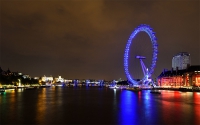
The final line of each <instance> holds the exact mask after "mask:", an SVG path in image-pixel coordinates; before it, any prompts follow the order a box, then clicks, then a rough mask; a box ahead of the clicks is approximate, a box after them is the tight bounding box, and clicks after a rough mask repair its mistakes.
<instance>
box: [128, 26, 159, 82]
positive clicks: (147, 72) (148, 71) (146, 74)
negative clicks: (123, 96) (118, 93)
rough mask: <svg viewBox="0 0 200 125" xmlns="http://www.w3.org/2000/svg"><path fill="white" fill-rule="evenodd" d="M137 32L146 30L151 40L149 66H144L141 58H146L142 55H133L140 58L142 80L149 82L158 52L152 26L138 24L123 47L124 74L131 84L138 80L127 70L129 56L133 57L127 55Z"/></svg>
mask: <svg viewBox="0 0 200 125" xmlns="http://www.w3.org/2000/svg"><path fill="white" fill-rule="evenodd" d="M139 32H146V33H147V34H148V36H149V37H150V40H151V45H152V59H151V64H150V66H149V67H146V66H145V64H144V62H143V60H144V59H145V58H146V57H144V56H142V55H135V57H134V58H136V59H139V60H140V64H141V67H142V71H143V74H144V76H143V78H142V82H143V83H146V82H149V81H150V80H151V79H150V78H151V75H152V74H153V72H154V68H155V66H156V61H157V54H158V44H157V38H156V36H155V32H153V30H152V28H151V27H150V26H149V25H146V24H141V25H139V26H138V27H137V28H135V30H134V31H133V32H132V34H131V35H130V37H129V39H128V42H127V44H126V48H125V53H124V70H125V74H126V77H127V79H128V81H130V82H131V83H132V84H133V85H136V84H138V81H137V80H135V79H134V78H133V77H132V76H131V75H130V72H129V58H133V57H129V55H130V51H129V50H130V46H131V43H132V40H133V39H134V37H135V36H136V35H137V34H138V33H139ZM136 72H137V71H136Z"/></svg>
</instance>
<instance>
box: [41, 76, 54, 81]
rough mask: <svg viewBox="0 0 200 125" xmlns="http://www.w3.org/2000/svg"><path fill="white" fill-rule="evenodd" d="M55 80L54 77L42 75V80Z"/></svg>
mask: <svg viewBox="0 0 200 125" xmlns="http://www.w3.org/2000/svg"><path fill="white" fill-rule="evenodd" d="M52 81H53V77H52V76H50V77H46V76H45V75H44V76H43V77H42V82H52Z"/></svg>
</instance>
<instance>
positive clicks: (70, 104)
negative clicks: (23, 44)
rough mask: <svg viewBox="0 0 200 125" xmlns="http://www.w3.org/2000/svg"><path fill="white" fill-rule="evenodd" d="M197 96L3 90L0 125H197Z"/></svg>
mask: <svg viewBox="0 0 200 125" xmlns="http://www.w3.org/2000/svg"><path fill="white" fill-rule="evenodd" d="M199 118H200V94H199V93H196V92H194V93H192V92H184V93H183V92H178V91H162V94H161V95H156V94H151V93H150V91H148V90H147V91H146V90H145V91H141V92H133V91H127V90H115V89H114V90H112V89H109V88H95V87H91V88H84V87H81V88H63V87H51V88H40V89H36V90H8V91H7V90H6V93H5V94H2V95H0V124H48V125H49V124H97V123H98V124H116V125H127V124H134V125H141V124H142V125H144V124H148V125H149V124H150V125H156V124H157V125H160V124H166V125H168V124H185V125H187V124H200V119H199Z"/></svg>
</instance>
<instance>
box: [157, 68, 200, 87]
mask: <svg viewBox="0 0 200 125" xmlns="http://www.w3.org/2000/svg"><path fill="white" fill-rule="evenodd" d="M157 84H158V86H161V87H175V88H176V87H185V86H186V87H190V86H198V87H200V65H198V66H190V67H188V68H187V69H184V70H176V71H174V70H169V71H168V70H164V71H163V72H162V73H161V74H160V75H159V76H158V78H157Z"/></svg>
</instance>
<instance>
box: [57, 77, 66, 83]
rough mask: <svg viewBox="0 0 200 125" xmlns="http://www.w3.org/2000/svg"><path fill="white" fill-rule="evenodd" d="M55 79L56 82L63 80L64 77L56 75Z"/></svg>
mask: <svg viewBox="0 0 200 125" xmlns="http://www.w3.org/2000/svg"><path fill="white" fill-rule="evenodd" d="M55 81H56V82H64V81H65V79H64V78H62V77H61V76H58V78H55Z"/></svg>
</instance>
